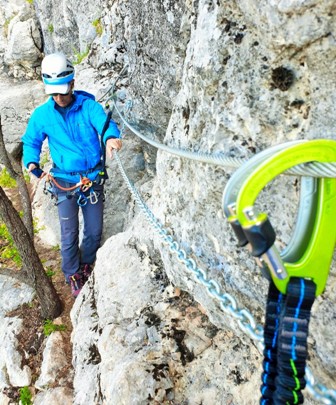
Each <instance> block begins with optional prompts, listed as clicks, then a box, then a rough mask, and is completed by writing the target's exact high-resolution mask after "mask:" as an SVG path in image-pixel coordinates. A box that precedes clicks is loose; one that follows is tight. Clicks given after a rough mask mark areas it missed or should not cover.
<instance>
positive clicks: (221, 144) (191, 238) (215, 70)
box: [0, 0, 336, 405]
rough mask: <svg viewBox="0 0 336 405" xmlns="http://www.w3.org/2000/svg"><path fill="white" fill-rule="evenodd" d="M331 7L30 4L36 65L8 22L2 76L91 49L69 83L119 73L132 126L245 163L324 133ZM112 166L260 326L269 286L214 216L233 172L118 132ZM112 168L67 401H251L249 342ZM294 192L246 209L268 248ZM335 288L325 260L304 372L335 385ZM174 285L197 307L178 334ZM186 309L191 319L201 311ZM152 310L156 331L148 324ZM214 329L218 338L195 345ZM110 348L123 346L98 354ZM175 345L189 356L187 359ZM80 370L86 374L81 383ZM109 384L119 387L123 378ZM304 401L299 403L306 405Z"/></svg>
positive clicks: (15, 9)
mask: <svg viewBox="0 0 336 405" xmlns="http://www.w3.org/2000/svg"><path fill="white" fill-rule="evenodd" d="M23 3H24V2H20V1H19V0H17V1H10V2H3V4H1V5H2V6H3V7H2V8H1V13H0V25H1V26H2V27H5V26H6V24H7V22H6V21H8V18H9V16H11V15H14V14H15V15H17V14H18V13H19V14H20V13H21V14H24V13H23V11H20V10H21V9H26V8H25V7H28V6H27V5H25V7H24V5H23ZM33 10H34V12H32V11H33ZM335 11H336V9H335V5H334V2H333V1H331V0H330V1H328V0H325V1H323V2H318V1H311V0H307V1H304V0H303V1H294V0H292V1H289V0H288V1H287V0H282V1H279V2H274V1H273V0H263V1H245V0H236V1H232V2H225V3H223V2H220V1H205V0H198V1H189V0H187V1H176V2H171V1H159V0H157V1H143V2H141V7H139V4H138V2H137V1H133V0H131V1H129V2H123V1H105V2H99V1H92V2H85V1H84V2H78V1H75V0H72V1H67V2H63V1H62V2H58V3H57V4H54V2H51V1H44V0H43V1H40V0H36V1H35V2H34V7H33V8H32V7H31V8H30V9H29V13H28V12H27V13H26V14H24V15H26V17H25V19H24V21H25V22H26V23H25V25H22V27H23V26H24V27H25V28H24V30H26V29H27V27H28V25H27V24H28V21H30V23H29V24H31V25H29V27H33V26H34V27H40V28H39V29H40V35H41V37H40V40H38V39H36V38H35V34H34V32H36V31H34V30H32V31H30V32H31V33H32V35H31V38H34V46H35V44H37V45H38V46H35V48H36V49H35V48H34V53H33V54H34V57H32V56H31V54H30V53H29V52H26V50H25V49H26V41H23V43H22V44H23V45H24V47H23V49H22V53H23V54H24V55H27V54H28V55H29V57H27V56H25V57H24V58H22V63H21V62H20V63H19V62H16V59H15V52H14V48H11V47H10V43H12V42H13V40H14V39H13V38H12V36H13V35H14V33H16V32H18V31H17V30H18V29H19V27H21V25H19V23H22V22H24V21H21V20H19V18H17V19H16V20H14V18H13V20H12V22H11V24H10V25H11V30H10V31H8V32H7V34H6V35H3V36H2V37H1V41H0V57H1V58H2V59H3V61H4V68H5V71H6V72H8V74H9V75H11V76H12V77H14V78H17V79H19V78H23V77H26V78H27V77H31V76H33V75H34V74H37V73H38V67H36V64H37V62H36V61H37V60H38V59H39V58H40V57H41V50H42V51H43V52H45V53H49V52H52V51H54V50H58V49H63V50H64V51H65V52H66V53H68V54H69V56H71V58H72V59H73V60H75V59H76V58H78V57H84V56H85V55H86V54H87V56H86V58H85V59H84V60H83V62H82V63H81V64H80V65H78V66H77V69H78V70H77V72H78V75H77V84H78V85H81V86H82V88H87V89H92V90H93V91H94V93H95V94H97V95H98V96H100V95H102V94H104V91H106V90H107V89H108V88H109V86H110V85H111V83H112V82H113V81H114V80H115V79H116V77H117V75H118V73H119V72H120V70H121V68H122V67H123V66H124V65H125V64H126V63H128V65H129V66H128V72H127V76H126V78H124V79H122V80H120V81H119V82H118V84H117V90H118V92H119V94H120V95H121V96H122V98H123V102H121V103H120V106H122V105H123V103H124V102H125V101H127V100H131V101H132V102H133V107H132V111H131V113H132V120H133V123H134V125H136V127H137V128H139V129H140V130H141V131H143V132H144V133H146V134H148V135H150V136H151V137H155V139H157V140H159V141H163V142H165V143H166V144H169V145H170V146H173V147H178V148H184V149H188V150H193V151H200V152H207V153H215V152H225V153H227V154H229V155H230V156H234V157H241V158H249V157H252V156H253V155H254V154H255V153H256V152H259V151H262V150H264V149H266V148H267V147H270V146H272V145H275V144H279V143H283V142H285V141H289V140H296V139H315V138H330V139H334V127H335V125H334V122H335V118H334V108H333V106H334V100H335V94H334V93H335V92H334V88H335V83H336V77H335V75H336V73H335V62H334V61H335V56H336V47H335V21H336V18H335V16H334V14H335ZM21 14H20V15H21ZM15 18H16V17H15ZM20 18H21V17H20ZM22 27H21V28H22ZM21 28H20V29H21ZM22 29H23V28H22ZM24 30H23V31H21V32H22V33H23V32H25V31H24ZM22 35H23V34H22ZM11 41H12V42H11ZM39 44H42V49H40V45H39ZM27 46H28V45H27ZM28 48H29V46H28ZM87 51H88V52H87ZM27 61H29V63H28V65H27V63H26V62H27ZM21 117H23V115H21ZM115 118H116V119H117V120H118V117H117V115H115ZM23 121H24V120H23ZM11 132H12V130H11V129H10V130H9V133H11ZM14 132H15V130H13V135H14ZM120 156H121V158H122V160H123V161H124V162H125V165H126V169H127V171H128V173H129V174H130V177H131V180H132V181H133V182H135V183H136V185H137V186H139V188H140V191H142V192H143V195H144V198H145V199H146V200H147V201H148V204H149V206H150V207H151V209H153V212H154V214H155V216H157V217H158V218H159V219H160V220H161V221H162V223H164V224H165V226H166V227H167V228H168V229H169V230H171V232H172V234H173V236H174V238H175V239H176V241H177V242H178V243H179V244H180V246H181V247H182V248H183V249H184V250H185V251H186V252H187V254H188V255H190V257H192V258H193V259H195V261H196V262H197V265H198V266H199V267H200V268H202V269H204V270H205V271H206V272H207V274H208V275H209V277H210V278H212V279H214V280H216V281H217V282H218V283H219V285H220V287H221V289H222V290H223V291H225V292H228V293H230V294H231V295H232V296H234V297H235V298H236V299H237V301H238V303H239V305H240V306H241V307H246V308H247V309H248V310H249V311H251V312H252V313H253V315H254V316H255V318H256V320H257V321H258V322H261V323H262V322H263V319H264V303H265V296H266V291H267V282H266V280H264V279H263V278H262V277H261V275H260V273H259V270H258V268H257V266H256V264H255V261H254V260H253V259H252V257H251V256H250V254H249V253H248V252H247V251H246V250H244V249H238V248H237V246H236V240H235V238H234V236H233V233H232V231H231V229H230V227H229V226H228V223H227V221H226V219H225V218H224V215H223V211H222V206H221V199H222V193H223V190H224V187H225V185H226V183H227V181H228V179H229V178H230V176H231V175H232V173H233V172H234V170H233V169H230V168H226V167H224V168H223V167H218V166H212V165H207V164H204V163H199V162H195V161H191V160H186V159H181V158H178V157H176V156H172V155H170V154H168V153H166V152H162V151H159V152H158V153H156V150H155V149H154V148H152V147H149V146H147V145H146V144H145V143H144V142H143V141H139V140H136V138H135V136H134V135H131V134H130V132H126V133H125V144H124V150H123V151H122V152H121V153H120ZM155 162H156V163H155ZM154 163H155V169H156V174H155V177H154V181H152V180H153V174H154V173H155V170H153V166H154ZM109 165H110V169H109V170H110V172H111V175H112V180H111V184H110V186H109V187H108V190H107V192H108V200H107V207H108V208H107V215H106V218H107V221H106V224H107V226H106V236H105V238H107V237H108V236H109V235H112V234H116V233H118V232H121V231H123V230H125V233H121V234H120V235H117V236H114V237H111V238H110V239H108V241H107V242H106V243H105V245H104V246H103V247H102V249H101V250H100V253H99V258H98V261H97V265H96V268H95V274H94V278H93V279H92V280H91V283H90V284H89V285H88V287H87V288H86V289H85V290H84V291H83V294H82V299H81V300H78V301H77V302H76V306H75V309H74V311H73V314H72V317H73V322H74V333H73V344H74V367H75V371H76V376H75V380H74V387H75V403H78V404H84V403H85V404H87V403H106V404H108V403H111V402H109V401H112V402H118V403H122V402H120V401H121V400H120V398H127V400H126V399H125V401H126V402H124V403H125V404H128V403H130V401H132V400H133V399H135V398H136V401H137V403H139V404H140V403H144V404H145V403H147V402H151V403H155V401H156V403H176V404H177V403H178V404H182V403H185V404H187V403H188V404H189V403H190V404H196V403H200V402H201V401H202V403H204V404H209V405H213V404H215V403H216V404H217V403H218V404H226V403H229V401H231V403H233V404H252V403H257V401H258V396H259V393H258V390H257V389H256V386H257V385H258V384H259V383H258V381H259V374H260V362H261V359H260V356H259V354H258V351H257V350H256V348H255V346H254V343H253V342H252V341H251V340H250V339H249V338H248V337H247V336H246V335H245V334H244V333H243V332H242V331H241V330H240V329H239V328H238V326H237V323H236V322H235V321H234V320H233V319H232V318H231V317H228V316H227V315H225V314H224V313H223V311H221V309H220V308H219V305H218V302H216V301H215V300H213V299H212V298H210V297H209V296H208V294H207V292H206V289H205V287H203V286H202V285H200V284H199V283H197V282H195V279H194V277H193V276H192V275H191V274H190V272H188V271H187V269H185V268H184V267H183V265H182V264H181V263H179V262H178V261H177V259H176V256H175V255H174V254H173V253H171V252H170V251H169V249H168V248H167V246H164V245H162V243H161V241H160V238H159V237H158V235H157V234H156V235H155V233H153V234H152V233H151V231H149V230H148V229H147V227H146V225H144V223H143V219H140V217H139V216H138V211H139V209H138V208H137V207H136V205H134V204H133V203H132V202H131V199H130V195H129V193H128V191H126V190H125V188H124V186H122V184H123V183H122V179H121V176H120V174H119V173H118V170H117V167H116V162H115V161H113V162H111V163H110V164H109ZM298 197H299V186H298V179H297V178H295V177H290V176H282V177H281V178H279V179H277V180H276V181H274V182H272V184H271V185H269V186H268V187H267V188H266V190H265V191H264V192H263V193H262V194H261V196H260V198H259V199H258V201H257V206H258V208H259V209H260V210H262V211H265V212H268V213H269V215H270V219H271V222H272V224H273V225H274V227H275V229H276V231H277V236H278V239H277V246H278V247H279V249H282V248H283V247H284V246H285V245H286V243H287V242H288V241H289V238H290V235H291V232H292V229H293V224H294V222H295V212H296V207H297V202H298ZM137 272H139V277H137V276H136V274H137ZM156 272H158V273H160V274H166V275H167V277H168V280H169V281H167V280H166V281H165V283H163V284H164V285H163V286H161V287H162V288H161V287H160V286H158V285H157V284H156V283H155V281H153V279H156V278H155V276H153V274H155V273H156ZM158 277H159V276H158ZM335 282H336V281H335V267H334V264H333V266H332V269H331V273H330V277H329V280H328V285H327V288H326V291H325V293H324V294H323V295H322V296H321V297H319V298H318V299H317V300H316V302H315V304H314V307H313V314H312V321H311V328H310V338H309V353H310V361H309V366H310V368H311V369H312V370H313V372H314V375H315V376H316V377H317V378H318V379H319V380H320V381H321V382H323V383H324V384H326V385H327V386H328V387H330V388H333V389H335V388H336V381H335V377H334V376H335V360H336V359H335V351H334V347H335V337H334V333H333V330H334V324H333V320H334V319H335V318H336V313H335V309H334V308H335V302H336V298H335V292H334V291H335V288H334V287H335ZM133 284H134V285H133ZM170 284H171V285H172V286H176V287H178V288H180V289H182V290H183V291H185V292H184V293H183V294H189V295H187V296H188V297H192V298H190V300H191V301H190V302H189V304H190V307H192V308H194V307H197V308H198V310H200V311H201V312H202V313H204V318H203V320H202V322H200V323H199V324H198V326H199V329H198V328H196V327H195V330H194V331H191V330H190V328H189V329H188V328H187V325H186V324H185V319H188V316H187V315H186V314H187V313H189V312H190V311H191V312H193V311H194V309H192V310H191V309H189V310H188V311H189V312H188V311H186V309H185V308H184V307H183V305H184V304H183V303H184V302H185V301H183V299H182V298H181V300H180V307H178V309H176V308H173V307H170V306H169V305H167V304H171V302H170V301H169V299H170V300H172V299H174V300H176V301H177V302H178V301H179V298H178V297H179V296H177V298H174V297H176V295H174V294H175V293H174V294H172V293H171V295H170V297H169V294H168V297H167V291H171V288H172V287H169V285H170ZM135 286H136V287H135ZM183 294H182V295H183ZM188 299H189V298H188ZM167 300H168V301H167ZM193 300H195V301H193ZM197 303H198V304H197ZM177 305H178V304H177ZM148 307H151V310H150V312H148ZM172 311H176V313H178V316H176V319H179V321H178V323H177V326H176V325H175V326H174V325H173V326H174V328H175V330H183V331H186V334H185V335H184V337H183V338H182V340H180V346H179V345H178V344H177V343H176V336H175V339H173V340H169V338H167V334H166V336H164V334H165V330H166V329H167V328H168V329H169V330H170V333H172V332H171V331H172V330H173V329H172V324H171V322H173V321H172V319H174V318H173V316H172ZM195 311H196V310H195ZM196 312H197V311H196ZM196 312H195V318H197V317H198V316H200V315H199V313H198V312H197V313H196ZM149 313H150V314H151V315H150V319H151V320H153V319H156V320H157V322H156V324H155V325H153V324H152V323H151V321H150V322H149V323H148V322H147V323H146V320H148V317H149V315H148V314H149ZM144 314H146V316H145V315H144ZM155 317H158V318H159V319H157V318H155ZM169 319H170V320H169ZM211 323H212V324H213V327H214V328H218V330H217V331H216V332H213V334H211V333H210V335H209V336H206V337H204V334H206V332H205V331H206V330H207V329H209V328H210V326H209V325H210V324H211ZM83 325H86V326H85V330H89V331H90V333H89V335H88V336H87V337H86V339H85V345H84V346H83V345H81V342H80V339H79V336H81V333H82V328H83ZM153 326H155V328H153ZM214 330H215V329H214ZM173 335H174V334H173ZM195 335H197V336H198V338H197V339H196V337H195ZM169 337H170V338H172V335H169ZM177 340H178V339H177ZM173 341H175V343H176V344H177V346H174V345H173ZM195 341H197V343H195ZM201 341H202V342H201ZM181 342H183V344H185V345H184V346H183V345H182V343H181ZM109 345H110V346H111V347H112V348H119V349H120V350H119V349H118V350H117V352H115V351H114V349H113V350H108V346H109ZM92 347H94V350H93V349H92ZM181 347H183V348H184V351H183V350H182V351H181ZM185 348H187V349H188V350H189V351H190V352H191V353H193V356H194V357H193V358H192V359H191V357H189V360H190V361H187V362H185V361H184V364H183V361H182V357H183V356H182V354H181V353H184V354H185V353H186V352H187V353H188V351H186V349H185ZM92 350H93V351H92ZM92 353H94V356H93V357H92ZM120 353H122V356H121V357H120V360H118V362H115V359H116V356H120ZM181 356H182V357H181ZM218 359H221V361H219V362H218ZM161 365H163V366H162V367H161ZM147 366H148V367H147ZM159 366H160V367H161V368H160V367H159ZM86 369H87V370H89V375H90V376H91V380H90V383H89V384H88V385H87V387H83V384H82V378H81V375H82V374H81V373H84V374H85V370H86ZM83 370H84V371H83ZM148 370H150V371H148ZM154 370H155V372H154ZM158 370H161V373H160V374H159V375H160V378H158V374H157V373H158ZM84 374H83V375H84ZM223 375H224V380H225V382H223V381H222V380H221V379H220V376H223ZM121 376H123V378H124V380H125V381H127V384H125V385H121V384H120V381H121V380H120V378H121ZM141 379H143V381H144V384H142V385H141V386H139V385H138V382H139V380H141ZM124 380H123V381H124ZM88 387H90V389H88ZM94 387H96V388H94ZM97 387H99V389H98V388H97ZM306 395H307V400H306V403H311V404H313V403H317V401H315V400H314V399H312V398H311V397H310V396H309V395H308V394H306ZM127 401H128V402H127ZM164 401H166V402H164ZM168 401H171V402H168Z"/></svg>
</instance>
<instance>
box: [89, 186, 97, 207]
mask: <svg viewBox="0 0 336 405" xmlns="http://www.w3.org/2000/svg"><path fill="white" fill-rule="evenodd" d="M99 196H100V193H98V191H95V190H93V189H92V188H90V194H89V196H88V197H87V198H88V199H89V200H90V203H91V204H92V205H94V204H97V202H98V198H99Z"/></svg>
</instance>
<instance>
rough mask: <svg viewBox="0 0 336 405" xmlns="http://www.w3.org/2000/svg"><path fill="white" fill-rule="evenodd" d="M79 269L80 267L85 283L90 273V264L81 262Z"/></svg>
mask: <svg viewBox="0 0 336 405" xmlns="http://www.w3.org/2000/svg"><path fill="white" fill-rule="evenodd" d="M80 269H81V273H82V276H83V283H84V284H85V283H86V282H87V281H88V279H89V277H90V276H91V273H92V268H91V265H90V264H87V263H83V264H81V267H80Z"/></svg>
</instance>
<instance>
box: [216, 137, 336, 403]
mask: <svg viewBox="0 0 336 405" xmlns="http://www.w3.org/2000/svg"><path fill="white" fill-rule="evenodd" d="M273 152H275V153H274V154H273V156H271V157H268V158H267V157H266V158H265V156H268V153H267V152H266V151H265V152H264V154H263V156H261V157H259V158H258V157H255V158H254V162H252V163H249V164H248V165H247V167H246V168H241V169H240V173H239V174H238V175H236V176H232V178H231V179H230V181H229V182H228V184H227V186H226V189H225V190H224V197H223V201H224V205H225V207H224V212H225V214H226V216H227V217H228V220H229V222H230V224H231V225H232V226H233V229H234V231H235V233H236V235H237V236H238V240H239V245H240V246H243V245H246V244H249V245H250V248H251V250H252V255H253V256H255V257H256V258H257V263H258V265H259V266H260V267H261V268H262V272H263V274H264V275H266V277H267V278H268V279H269V280H270V287H269V293H268V299H267V308H266V320H265V327H264V344H265V347H264V362H263V367H264V372H263V376H262V383H263V384H262V387H261V393H262V398H261V401H260V403H261V404H263V405H268V404H276V405H278V404H288V405H290V404H300V403H302V402H303V395H302V392H301V391H302V389H303V388H304V387H305V385H306V380H305V378H304V375H305V363H306V358H307V337H308V325H309V319H310V310H311V307H312V305H313V302H314V300H315V297H316V296H318V295H320V294H321V293H322V292H323V290H324V288H325V284H326V281H327V277H328V273H329V266H330V263H331V260H332V255H333V251H334V247H335V242H336V210H335V206H336V205H335V204H336V179H331V178H320V179H318V180H316V184H315V185H316V187H313V189H314V192H310V193H308V194H307V195H305V198H304V203H302V204H300V211H305V209H306V208H305V207H306V206H308V209H307V212H309V215H307V212H305V213H304V214H302V213H300V212H299V214H298V216H299V218H300V216H301V218H300V220H299V221H298V224H297V226H296V230H295V232H294V233H295V234H296V238H297V239H298V241H297V242H295V244H293V246H290V247H289V248H287V249H285V251H284V252H283V254H282V257H281V255H280V253H279V252H278V250H277V248H276V247H275V245H274V242H275V231H274V229H273V227H272V225H271V223H270V221H269V220H268V217H267V215H266V214H264V213H260V214H258V213H256V212H255V209H254V202H255V200H256V198H257V196H258V194H259V193H260V191H261V190H262V189H263V188H264V186H265V185H266V184H267V183H268V182H269V181H271V180H272V179H274V178H275V177H276V176H277V175H279V174H281V173H283V172H284V171H286V170H287V169H288V168H289V167H292V166H294V165H297V164H301V163H304V162H311V161H317V162H335V161H336V142H335V141H331V140H314V141H305V142H298V143H296V144H287V145H285V146H284V147H283V148H278V151H276V150H275V149H274V148H273ZM258 163H259V164H258ZM251 169H252V170H251ZM244 172H245V173H246V172H249V175H248V176H247V177H245V180H244V182H243V184H238V185H237V186H236V185H235V182H236V181H237V180H238V183H239V181H240V180H241V179H242V173H244ZM238 186H240V190H239V192H238V194H237V193H235V190H236V189H237V187H238ZM235 194H236V201H235V202H232V199H233V198H234V197H235ZM307 196H308V204H307ZM308 231H309V232H308ZM307 233H308V234H307ZM290 244H291V242H290Z"/></svg>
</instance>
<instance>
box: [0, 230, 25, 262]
mask: <svg viewBox="0 0 336 405" xmlns="http://www.w3.org/2000/svg"><path fill="white" fill-rule="evenodd" d="M0 242H1V247H0V258H1V259H6V260H13V262H14V263H15V264H16V265H17V266H21V264H22V261H21V257H20V255H19V252H18V250H17V248H16V246H15V245H14V241H13V239H12V237H11V235H10V233H9V232H8V229H7V226H6V225H5V224H4V223H0Z"/></svg>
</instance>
